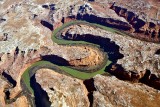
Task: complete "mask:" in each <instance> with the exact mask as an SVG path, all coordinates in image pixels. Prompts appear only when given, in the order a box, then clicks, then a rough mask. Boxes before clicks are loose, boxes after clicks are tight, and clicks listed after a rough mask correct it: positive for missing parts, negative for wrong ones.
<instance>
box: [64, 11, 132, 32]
mask: <svg viewBox="0 0 160 107" xmlns="http://www.w3.org/2000/svg"><path fill="white" fill-rule="evenodd" d="M69 18H70V19H77V20H83V21H87V22H90V23H96V24H100V25H103V26H107V27H112V28H116V29H119V30H124V31H128V30H130V29H131V26H130V25H129V24H128V23H126V22H123V21H120V20H115V19H112V18H102V17H98V16H95V15H92V14H83V15H82V14H80V13H78V14H77V16H69ZM64 22H65V19H64V18H63V19H62V23H64Z"/></svg>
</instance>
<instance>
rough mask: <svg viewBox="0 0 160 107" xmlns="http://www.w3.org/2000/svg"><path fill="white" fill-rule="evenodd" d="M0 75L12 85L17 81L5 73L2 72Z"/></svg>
mask: <svg viewBox="0 0 160 107" xmlns="http://www.w3.org/2000/svg"><path fill="white" fill-rule="evenodd" d="M2 75H3V76H4V77H5V78H6V79H7V80H8V81H9V82H10V83H11V84H12V85H13V87H15V86H16V84H17V82H16V81H15V80H14V79H13V78H12V77H11V76H10V75H8V74H7V73H5V72H3V73H2Z"/></svg>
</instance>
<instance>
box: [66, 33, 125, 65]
mask: <svg viewBox="0 0 160 107" xmlns="http://www.w3.org/2000/svg"><path fill="white" fill-rule="evenodd" d="M63 39H67V40H74V41H86V42H89V43H93V44H97V45H100V48H101V49H103V50H104V52H106V53H107V54H108V57H109V60H110V61H112V62H113V63H116V62H117V60H118V59H121V58H123V57H124V56H123V54H121V53H120V52H119V49H120V47H119V46H118V45H117V44H115V42H113V41H111V40H110V39H109V38H103V37H101V36H94V35H90V34H86V35H78V34H76V35H71V34H66V36H65V37H63Z"/></svg>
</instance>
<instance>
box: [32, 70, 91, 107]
mask: <svg viewBox="0 0 160 107" xmlns="http://www.w3.org/2000/svg"><path fill="white" fill-rule="evenodd" d="M35 78H36V81H37V82H38V83H39V84H40V85H41V87H42V88H43V89H44V90H45V91H46V92H47V94H48V96H49V101H50V102H51V106H52V107H57V106H60V105H61V106H62V107H89V100H88V97H87V94H88V92H87V90H86V88H85V86H84V85H83V82H82V81H81V80H78V79H75V78H71V77H68V76H65V75H62V74H59V73H57V72H55V71H53V70H49V69H40V70H38V71H37V73H36V76H35Z"/></svg>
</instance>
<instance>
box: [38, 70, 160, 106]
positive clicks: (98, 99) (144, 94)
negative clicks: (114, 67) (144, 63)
mask: <svg viewBox="0 0 160 107" xmlns="http://www.w3.org/2000/svg"><path fill="white" fill-rule="evenodd" d="M46 77H47V78H46ZM93 79H94V81H92V82H90V83H89V84H85V85H88V86H86V87H85V85H84V84H83V82H82V81H80V80H77V79H75V78H70V77H67V76H65V75H62V74H58V73H56V72H55V71H53V70H49V69H40V70H39V71H38V72H37V73H36V81H37V82H38V83H39V84H40V85H41V87H42V88H43V89H44V90H45V91H46V92H47V94H48V96H49V101H50V102H51V106H53V107H55V106H57V105H62V107H63V106H69V107H77V106H80V107H83V106H84V107H88V106H89V105H90V106H93V107H99V106H100V107H115V106H118V107H126V106H132V107H143V106H147V107H150V106H154V107H158V106H159V99H160V95H159V94H160V92H159V91H157V90H155V89H153V88H150V87H148V86H146V85H143V84H136V83H135V84H131V83H128V82H124V81H121V80H118V79H117V78H116V77H114V76H111V77H105V76H101V75H97V76H95V77H94V78H93ZM68 81H70V82H68ZM46 82H47V83H48V84H46ZM84 83H85V82H84ZM91 84H94V87H92V85H91ZM88 87H89V88H88ZM133 87H134V88H133ZM92 88H94V89H95V90H92ZM87 89H88V91H87ZM72 93H75V94H72ZM87 94H89V95H88V96H90V95H91V96H92V97H87ZM137 96H138V97H137ZM57 101H58V102H57ZM89 101H90V102H89ZM62 102H63V103H62ZM144 102H145V104H144Z"/></svg>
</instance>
